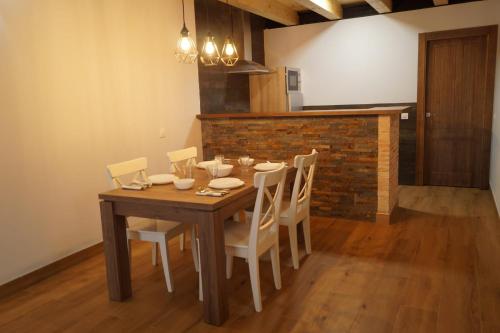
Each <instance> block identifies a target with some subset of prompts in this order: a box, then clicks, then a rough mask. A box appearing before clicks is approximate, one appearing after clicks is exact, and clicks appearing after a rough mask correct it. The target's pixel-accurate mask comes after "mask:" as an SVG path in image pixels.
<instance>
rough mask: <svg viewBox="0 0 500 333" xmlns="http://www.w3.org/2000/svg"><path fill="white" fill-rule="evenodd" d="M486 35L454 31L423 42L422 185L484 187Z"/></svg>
mask: <svg viewBox="0 0 500 333" xmlns="http://www.w3.org/2000/svg"><path fill="white" fill-rule="evenodd" d="M489 38H490V36H489V35H488V34H487V33H485V34H469V33H465V34H462V33H458V34H450V35H449V36H448V38H437V39H431V40H429V41H427V43H426V55H425V56H426V61H425V65H426V68H425V99H424V106H425V108H424V110H423V111H424V112H425V114H424V115H423V122H424V127H425V131H424V138H423V140H424V146H425V150H424V154H423V159H424V162H423V183H424V184H425V185H442V186H459V187H484V184H485V183H486V187H487V186H488V185H487V183H488V181H487V176H488V175H487V170H488V168H487V167H486V168H485V165H484V164H485V163H488V164H489V147H490V142H489V141H490V136H489V135H490V133H489V132H490V131H491V110H488V107H487V106H488V103H487V100H488V99H489V98H491V99H492V96H488V89H489V86H488V85H489V81H490V80H489V79H490V78H489V75H491V73H490V71H491V68H489V66H488V64H489V52H491V50H490V49H489V48H491V43H490V40H489ZM495 39H496V37H495ZM495 50H496V45H495ZM493 70H494V66H493ZM486 141H488V142H486ZM485 154H487V155H488V156H487V158H485ZM485 173H486V174H485ZM485 177H486V180H485Z"/></svg>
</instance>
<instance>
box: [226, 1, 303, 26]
mask: <svg viewBox="0 0 500 333" xmlns="http://www.w3.org/2000/svg"><path fill="white" fill-rule="evenodd" d="M219 1H220V2H223V3H228V4H229V5H231V6H233V7H237V8H239V9H243V10H245V11H247V12H250V13H253V14H255V15H259V16H262V17H265V18H267V19H270V20H272V21H275V22H278V23H281V24H284V25H297V24H299V14H297V12H296V11H295V10H293V8H291V7H289V6H286V5H284V4H283V3H281V2H279V1H276V0H227V1H226V0H219Z"/></svg>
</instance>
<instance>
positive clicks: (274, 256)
mask: <svg viewBox="0 0 500 333" xmlns="http://www.w3.org/2000/svg"><path fill="white" fill-rule="evenodd" d="M270 252H271V253H270V254H271V264H272V266H273V278H274V286H275V287H276V289H278V290H280V289H281V270H280V247H279V245H278V243H276V245H274V246H273V247H272V248H271V249H270Z"/></svg>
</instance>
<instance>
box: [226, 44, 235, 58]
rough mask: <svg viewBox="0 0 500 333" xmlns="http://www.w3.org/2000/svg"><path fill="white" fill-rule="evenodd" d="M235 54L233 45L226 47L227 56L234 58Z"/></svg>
mask: <svg viewBox="0 0 500 333" xmlns="http://www.w3.org/2000/svg"><path fill="white" fill-rule="evenodd" d="M233 54H234V47H233V45H232V44H227V45H226V55H228V56H232V55H233Z"/></svg>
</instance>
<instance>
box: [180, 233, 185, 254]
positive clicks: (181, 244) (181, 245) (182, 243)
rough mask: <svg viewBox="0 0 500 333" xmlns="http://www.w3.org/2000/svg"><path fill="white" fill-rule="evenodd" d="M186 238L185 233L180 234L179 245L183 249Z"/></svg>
mask: <svg viewBox="0 0 500 333" xmlns="http://www.w3.org/2000/svg"><path fill="white" fill-rule="evenodd" d="M184 240H185V237H184V233H182V234H180V235H179V247H180V249H181V251H184Z"/></svg>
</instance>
